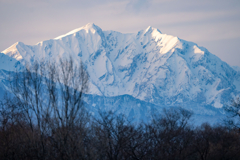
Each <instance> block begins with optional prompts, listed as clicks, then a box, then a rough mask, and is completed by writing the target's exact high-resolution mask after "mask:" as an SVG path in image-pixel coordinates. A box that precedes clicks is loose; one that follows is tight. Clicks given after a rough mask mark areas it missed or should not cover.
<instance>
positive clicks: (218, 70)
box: [0, 23, 240, 108]
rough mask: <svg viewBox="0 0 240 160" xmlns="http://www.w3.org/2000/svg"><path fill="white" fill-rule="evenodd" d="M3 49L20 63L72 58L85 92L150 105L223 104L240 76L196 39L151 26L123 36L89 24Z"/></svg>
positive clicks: (238, 89) (238, 85)
mask: <svg viewBox="0 0 240 160" xmlns="http://www.w3.org/2000/svg"><path fill="white" fill-rule="evenodd" d="M2 53H3V54H5V55H7V56H9V57H11V58H13V59H16V60H17V61H19V62H20V63H21V64H22V65H24V64H25V63H26V62H27V63H32V62H34V61H36V60H37V61H38V60H41V59H45V60H56V59H57V57H61V58H67V57H68V56H71V57H72V58H73V59H74V63H75V64H79V62H80V61H82V62H83V64H84V66H85V67H86V69H87V71H88V73H89V76H90V88H91V89H90V92H89V94H96V95H99V96H105V97H114V96H121V95H131V96H133V97H134V98H136V99H139V100H141V101H145V102H147V103H152V104H154V105H178V106H185V105H186V104H193V105H194V104H197V105H202V106H212V107H214V108H222V107H223V105H225V103H226V102H227V101H229V100H231V99H232V98H233V97H234V96H237V95H239V93H240V83H239V80H240V74H239V73H238V72H237V71H236V70H235V69H233V68H232V67H231V66H229V65H228V64H227V63H226V62H223V61H222V60H221V59H220V58H218V57H217V56H215V55H213V54H211V53H210V52H209V51H208V50H207V49H206V48H204V47H200V46H198V45H197V44H196V43H193V42H188V41H186V40H182V39H180V38H178V37H174V36H171V35H167V34H163V33H161V32H160V30H158V29H156V28H153V27H151V26H149V27H148V28H147V29H145V30H141V31H139V32H138V33H136V34H135V33H127V34H122V33H120V32H116V31H111V30H110V31H103V30H102V29H101V28H100V27H98V26H96V25H95V24H94V23H89V24H87V25H85V26H83V27H80V28H78V29H75V30H72V31H70V32H68V33H66V34H64V35H61V36H59V37H56V38H55V39H50V40H46V41H42V42H39V43H37V44H36V45H25V44H24V43H22V42H18V43H15V44H14V45H12V46H11V47H9V48H8V49H6V50H4V51H3V52H2ZM0 64H1V63H0ZM11 65H12V68H13V69H14V68H15V64H11ZM0 66H1V65H0ZM10 68H11V67H10ZM0 69H1V68H0Z"/></svg>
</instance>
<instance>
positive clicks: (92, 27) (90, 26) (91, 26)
mask: <svg viewBox="0 0 240 160" xmlns="http://www.w3.org/2000/svg"><path fill="white" fill-rule="evenodd" d="M81 30H85V31H86V32H87V33H88V32H89V31H90V32H93V33H95V32H96V31H97V32H98V31H102V29H101V28H100V27H98V26H97V25H95V24H94V23H88V24H86V25H85V26H83V27H80V28H77V29H74V30H72V31H70V32H68V33H67V34H64V35H61V36H59V37H57V38H55V39H61V38H63V37H66V36H68V35H72V34H74V33H76V32H79V31H81Z"/></svg>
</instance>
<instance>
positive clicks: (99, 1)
mask: <svg viewBox="0 0 240 160" xmlns="http://www.w3.org/2000/svg"><path fill="white" fill-rule="evenodd" d="M89 22H93V23H95V24H96V25H98V26H99V27H100V28H102V29H103V30H115V31H120V32H123V33H137V32H138V31H139V30H142V29H146V28H147V27H148V26H153V27H155V28H158V29H159V30H160V31H161V32H162V33H166V34H171V35H174V36H178V37H179V38H182V39H185V40H188V41H193V42H196V43H197V44H198V45H200V46H204V47H206V48H207V49H208V50H209V51H210V52H211V53H213V54H215V55H217V56H218V57H220V58H221V59H222V60H223V61H225V62H227V63H229V64H230V65H238V66H240V62H239V61H240V0H0V51H3V50H4V49H6V48H8V47H9V46H11V45H12V44H13V43H15V42H17V41H21V42H24V43H25V44H36V43H37V42H39V41H43V40H47V39H51V38H55V37H57V36H59V35H62V34H65V33H67V32H69V31H71V30H73V29H76V28H79V27H81V26H84V25H86V24H87V23H89Z"/></svg>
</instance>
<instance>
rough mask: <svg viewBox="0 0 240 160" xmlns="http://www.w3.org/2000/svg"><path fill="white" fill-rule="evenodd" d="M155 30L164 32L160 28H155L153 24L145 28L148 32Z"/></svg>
mask: <svg viewBox="0 0 240 160" xmlns="http://www.w3.org/2000/svg"><path fill="white" fill-rule="evenodd" d="M153 31H157V32H159V33H162V32H161V31H160V30H159V29H157V28H154V27H152V26H148V27H147V29H145V33H148V32H150V33H152V32H153Z"/></svg>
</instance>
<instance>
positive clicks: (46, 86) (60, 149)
mask: <svg viewBox="0 0 240 160" xmlns="http://www.w3.org/2000/svg"><path fill="white" fill-rule="evenodd" d="M9 81H10V82H11V83H10V84H11V85H10V86H9V88H10V92H11V93H12V95H10V96H8V97H6V98H5V99H4V101H3V102H2V103H3V105H2V106H4V108H3V107H2V112H1V113H2V115H3V114H5V115H8V116H10V115H11V117H10V118H8V121H9V120H10V119H11V123H17V124H18V125H19V126H21V128H22V130H23V132H24V133H25V136H26V140H27V141H28V142H26V143H27V144H31V145H32V146H29V148H28V149H30V148H31V150H34V151H37V153H38V154H35V156H36V157H34V158H36V159H46V158H47V157H49V156H50V155H49V154H52V156H54V157H59V158H61V159H74V158H73V156H74V155H77V154H79V153H80V152H79V153H78V151H79V150H77V149H79V146H81V145H79V143H82V141H84V138H83V137H81V138H80V139H79V138H78V139H76V134H82V135H83V136H85V135H86V134H84V132H85V130H84V127H86V125H87V123H88V120H87V119H88V118H87V117H88V116H87V115H86V111H85V110H84V107H83V94H84V93H86V92H87V90H88V74H87V72H86V70H85V69H84V67H83V65H82V63H81V62H80V64H79V66H77V65H75V64H74V63H73V59H72V58H71V57H70V58H68V59H66V60H63V59H60V61H59V63H57V62H49V61H41V62H35V63H34V64H32V65H26V67H25V69H24V70H23V71H21V72H16V73H13V75H11V77H10V78H9ZM7 111H8V112H7ZM7 113H8V114H7ZM10 113H11V114H10ZM16 115H21V118H20V119H19V117H17V116H16ZM5 117H6V116H5ZM5 121H6V120H5ZM23 121H24V123H23ZM23 124H24V125H23ZM25 126H27V129H26V127H25ZM79 131H81V133H79ZM79 137H80V136H79ZM49 144H50V145H53V146H54V147H55V149H54V150H55V151H51V152H50V150H49V148H48V146H49ZM76 147H78V148H77V149H76Z"/></svg>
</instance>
